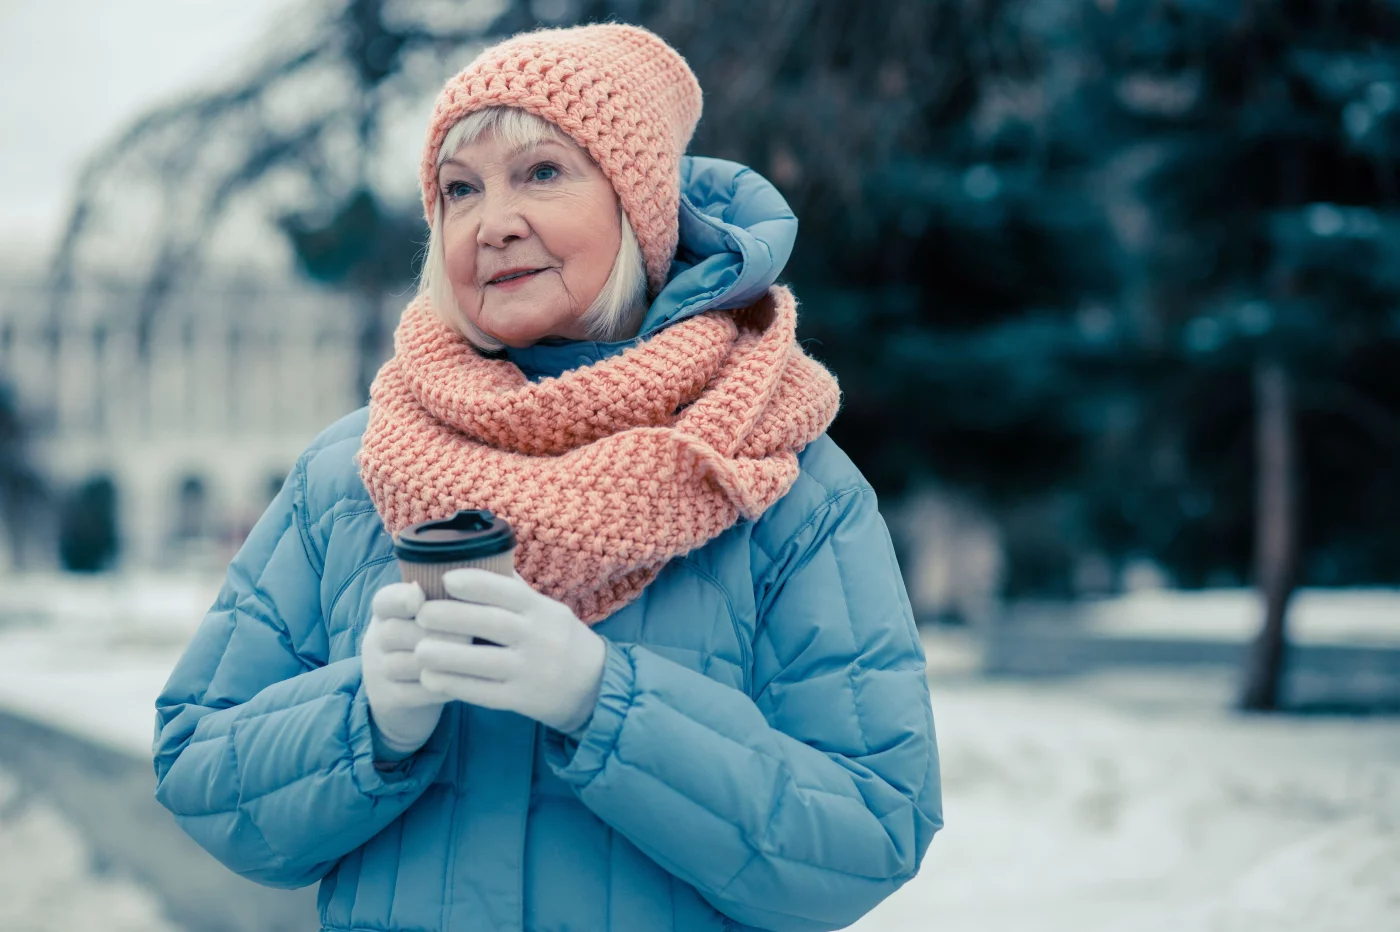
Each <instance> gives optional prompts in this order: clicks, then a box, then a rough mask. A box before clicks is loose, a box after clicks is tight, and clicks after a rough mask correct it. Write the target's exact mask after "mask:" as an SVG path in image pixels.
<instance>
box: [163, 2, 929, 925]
mask: <svg viewBox="0 0 1400 932" xmlns="http://www.w3.org/2000/svg"><path fill="white" fill-rule="evenodd" d="M700 101H701V95H700V88H699V86H698V84H697V83H696V80H695V76H694V75H693V74H692V73H691V71H690V69H689V67H688V66H687V65H686V63H685V61H684V60H683V59H682V58H681V57H680V56H679V55H678V54H677V53H676V52H675V50H673V49H672V48H670V47H669V46H668V45H667V44H666V43H664V42H663V41H662V40H661V39H659V38H658V37H656V36H655V35H653V34H651V33H650V32H647V31H645V30H642V29H637V28H633V27H629V26H621V25H597V26H587V27H581V28H575V29H565V30H552V31H542V32H535V33H529V34H525V35H521V36H517V37H515V38H512V39H510V40H507V41H505V42H503V43H501V44H500V45H498V46H496V47H494V48H491V49H488V50H487V51H485V52H483V53H482V54H481V55H480V56H479V57H478V58H477V59H476V60H475V61H474V62H473V63H472V64H471V65H470V66H469V67H468V68H467V69H466V70H465V71H463V72H462V73H461V74H459V75H457V76H456V77H454V78H452V79H451V81H449V82H448V84H447V86H446V88H445V89H444V90H443V92H442V95H441V98H440V99H439V101H438V104H437V108H436V110H435V112H434V114H433V117H432V121H431V125H430V127H429V131H428V137H427V145H426V147H425V149H424V153H423V161H422V177H421V181H422V192H423V206H424V209H425V211H426V214H427V218H428V221H429V223H430V225H431V239H430V242H429V246H428V256H427V261H426V264H425V267H424V271H423V277H422V283H421V288H420V290H419V293H418V295H417V297H416V298H415V300H414V301H413V302H412V303H411V304H409V306H408V307H407V308H406V309H405V310H404V312H403V315H402V318H401V321H400V323H399V325H398V329H397V331H396V332H395V354H394V356H393V357H392V358H391V359H390V360H389V361H388V362H387V363H385V365H384V367H383V368H382V370H381V371H380V372H379V375H378V377H377V378H376V380H375V383H374V386H373V388H372V389H371V397H370V403H369V405H368V407H367V408H365V409H362V410H360V411H356V412H355V413H353V414H350V415H348V416H346V417H345V418H343V419H342V420H340V421H339V422H337V423H335V424H333V425H332V426H331V427H329V428H328V429H327V430H326V431H325V432H324V433H322V434H321V435H320V436H319V437H318V438H316V440H315V441H314V442H313V443H312V444H311V446H310V447H309V448H308V449H307V450H306V452H305V453H304V454H303V455H302V456H301V457H300V459H299V460H298V461H297V463H296V465H295V467H294V469H293V470H292V472H291V474H290V476H289V477H288V479H287V482H286V484H285V485H284V486H283V488H282V490H281V492H280V493H279V494H278V496H277V497H276V499H275V500H274V501H273V502H272V504H271V506H270V507H269V508H268V510H267V512H266V514H264V515H263V516H262V518H261V519H260V521H259V522H258V524H257V526H256V527H255V528H254V530H253V532H252V534H251V536H250V537H249V538H248V540H247V542H246V543H245V544H244V545H243V547H242V549H241V550H240V551H239V553H238V554H237V556H236V557H235V558H234V560H233V562H232V565H231V566H230V567H229V571H228V577H227V581H226V583H225V584H224V586H223V589H222V591H221V592H220V593H219V596H218V599H217V601H216V602H215V604H214V605H213V607H212V608H211V610H210V611H209V613H208V615H207V617H206V618H205V619H204V621H203V623H202V625H201V626H200V628H199V630H198V632H197V633H196V635H195V636H194V639H193V641H192V642H191V643H190V645H189V647H188V649H187V650H186V652H185V655H184V657H183V658H182V659H181V661H180V663H179V665H178V666H177V667H176V669H175V670H174V672H173V673H172V675H171V677H170V681H169V683H168V684H167V686H166V688H165V690H164V691H163V693H162V694H161V696H160V697H159V699H158V700H157V736H156V741H155V768H156V774H157V777H158V786H157V789H156V798H157V799H159V800H160V802H161V803H162V804H164V805H165V806H166V807H167V808H169V809H170V811H171V812H173V813H174V814H175V816H176V818H177V820H178V821H179V823H180V825H182V826H183V827H184V829H185V831H187V832H188V833H189V834H190V835H192V836H193V837H194V838H195V839H196V840H197V841H198V842H199V843H200V844H201V845H203V846H204V847H205V848H207V849H208V850H209V851H210V852H211V853H212V854H213V855H214V856H215V857H217V858H218V859H219V860H221V861H222V862H223V863H224V864H226V865H227V866H228V867H230V868H231V869H233V870H234V871H236V872H238V873H239V874H241V875H242V876H244V877H248V878H250V879H252V880H255V881H258V882H259V883H263V884H267V885H270V886H278V887H300V886H304V885H306V884H310V883H312V882H313V881H316V880H320V881H321V888H320V897H319V906H320V919H321V925H322V928H323V929H326V930H347V932H348V930H369V929H375V930H395V929H397V930H410V929H411V930H464V932H465V930H471V932H503V930H529V932H565V930H575V932H577V930H586V932H605V930H616V932H672V930H674V932H681V930H685V932H700V930H707V929H710V930H724V929H739V928H758V929H791V930H815V929H836V928H840V927H843V926H846V925H848V924H850V923H851V922H853V921H855V920H856V919H857V918H859V917H860V916H861V915H863V914H865V913H866V912H867V911H869V910H870V909H871V908H872V907H874V906H875V905H876V904H877V903H879V902H880V901H881V900H883V899H884V898H885V897H887V896H889V895H890V894H891V893H892V892H894V891H895V890H896V889H898V888H899V886H900V885H901V884H903V883H904V882H905V881H907V880H909V878H911V877H913V876H914V874H915V873H916V872H917V871H918V869H919V865H920V863H921V861H922V859H923V856H924V852H925V851H926V850H927V848H928V845H929V842H930V840H931V838H932V837H933V834H934V832H935V831H937V830H938V829H939V827H940V826H941V824H942V817H941V803H940V791H939V778H938V758H937V752H936V749H935V744H934V733H933V720H932V715H931V712H930V708H929V694H928V687H927V683H926V681H925V669H924V655H923V652H922V649H921V647H920V644H919V638H918V635H917V632H916V630H915V626H914V621H913V618H912V615H911V612H910V607H909V602H908V598H907V597H906V595H905V590H904V586H903V583H902V581H901V579H900V574H899V568H898V566H897V564H896V562H895V557H894V552H893V549H892V547H891V544H890V537H889V533H888V531H887V529H886V525H885V523H884V521H883V520H882V518H881V516H880V513H879V511H878V510H877V506H876V500H875V494H874V493H873V492H872V491H871V488H870V486H869V485H868V484H867V483H866V481H865V479H864V478H863V477H862V476H861V474H860V473H859V472H858V471H857V469H856V468H855V466H853V465H852V463H851V461H850V460H849V459H848V458H847V457H846V455H845V454H844V453H843V452H842V451H841V450H840V449H838V448H837V446H836V445H835V444H834V443H833V442H832V441H831V440H830V439H829V438H828V437H827V436H826V433H825V431H826V428H827V427H828V425H829V424H830V423H831V421H832V419H833V418H834V417H835V415H836V410H837V406H838V403H839V392H838V390H837V386H836V382H835V380H834V379H833V378H832V376H831V375H830V373H828V372H827V370H826V369H824V368H823V367H822V366H821V365H819V364H818V363H816V362H814V361H813V360H811V359H810V358H808V357H807V356H806V355H805V354H804V353H803V351H802V350H801V348H800V347H799V346H798V345H797V343H796V342H795V340H794V327H795V319H796V310H795V308H796V305H795V302H794V299H793V296H792V294H791V293H790V292H789V291H788V290H787V289H786V288H784V287H781V286H778V285H774V280H775V279H776V278H777V276H778V274H779V272H780V271H781V269H782V266H783V263H784V261H785V260H786V258H787V256H788V253H789V251H790V249H791V246H792V241H793V237H794V233H795V227H796V221H795V219H794V218H793V216H792V215H791V213H790V212H789V210H788V208H787V205H786V204H785V202H784V201H783V199H782V198H781V197H780V196H779V195H778V193H777V191H776V190H775V189H774V188H773V187H772V186H771V185H769V184H768V182H766V181H765V180H764V179H763V178H761V177H759V176H758V175H757V174H755V173H754V172H753V171H751V170H749V169H746V168H743V167H741V166H739V165H735V164H733V163H730V162H723V161H719V160H715V159H704V158H686V157H683V156H682V153H683V152H684V151H685V148H686V146H687V144H688V143H689V140H690V137H691V134H692V132H693V131H694V128H695V124H696V122H697V120H698V119H699V117H700ZM461 508H484V509H490V510H491V511H493V512H495V513H496V514H497V515H500V516H503V517H505V518H506V519H508V520H509V522H510V523H511V525H512V526H513V527H514V528H515V531H516V535H517V539H518V548H517V550H516V553H515V573H514V575H511V576H506V575H499V574H495V573H491V572H488V571H486V570H484V569H457V570H452V571H450V572H447V573H445V574H444V576H443V583H444V585H445V587H446V589H447V591H448V593H449V595H450V596H451V597H450V598H435V599H430V600H429V599H425V597H424V593H423V590H422V589H421V588H420V587H419V586H418V584H417V583H406V582H404V581H403V579H402V576H401V575H400V569H399V566H398V562H397V561H396V559H395V552H394V549H393V546H394V543H395V535H397V534H398V533H399V532H400V531H402V530H403V529H404V528H405V527H407V526H409V525H410V524H414V523H417V522H420V521H424V520H430V519H436V518H442V517H445V516H450V515H452V514H454V513H455V512H456V510H458V509H461ZM474 638H484V639H486V640H487V641H489V642H493V643H478V642H474Z"/></svg>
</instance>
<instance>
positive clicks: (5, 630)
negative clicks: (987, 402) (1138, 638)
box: [0, 577, 1400, 932]
mask: <svg viewBox="0 0 1400 932" xmlns="http://www.w3.org/2000/svg"><path fill="white" fill-rule="evenodd" d="M219 582H220V580H218V579H207V578H206V579H175V580H169V579H167V580H160V579H154V578H140V577H131V578H115V579H106V580H103V579H94V580H73V579H68V578H48V579H45V578H27V579H26V580H24V581H23V582H22V584H19V585H8V584H7V585H0V707H5V708H8V709H10V710H13V711H18V712H21V713H23V714H25V715H30V716H32V717H34V718H36V719H39V720H41V721H44V722H47V723H49V724H51V725H54V726H55V727H59V728H63V729H66V730H68V731H70V732H73V733H76V734H79V735H81V736H84V737H87V738H89V739H91V740H95V741H99V742H101V743H103V744H105V745H107V746H109V747H115V748H119V749H122V750H125V751H126V752H127V753H130V754H133V755H137V756H140V757H145V756H146V755H149V753H150V744H151V737H152V727H153V719H154V709H153V703H154V699H155V696H156V694H157V693H158V692H159V691H160V689H161V687H162V686H163V685H164V682H165V679H166V677H167V676H168V674H169V671H170V668H171V666H172V665H173V664H174V662H175V660H176V659H177V658H178V657H179V655H180V653H181V651H182V649H183V647H184V644H185V643H186V642H187V640H188V638H189V636H190V634H191V633H192V631H193V626H194V624H196V623H197V622H198V621H199V619H200V618H202V617H203V614H204V612H205V611H206V610H207V609H208V607H209V605H210V604H211V603H212V601H213V599H214V597H215V595H216V594H217V591H218V586H219ZM1134 598H1135V599H1137V600H1138V601H1137V602H1135V603H1134V604H1135V605H1137V606H1143V605H1148V606H1150V605H1152V604H1153V602H1152V601H1151V600H1150V599H1149V600H1148V601H1145V602H1144V601H1142V597H1141V596H1140V595H1139V596H1135V597H1134ZM1192 598H1196V597H1195V596H1193V597H1192ZM1355 598H1358V599H1360V601H1359V602H1356V603H1354V604H1355V605H1363V604H1366V601H1367V599H1374V600H1376V601H1377V602H1378V603H1379V604H1380V605H1381V606H1382V608H1381V609H1380V614H1379V615H1378V616H1377V618H1378V619H1379V627H1380V633H1381V636H1386V635H1385V631H1386V625H1387V623H1388V620H1387V619H1388V616H1387V615H1386V612H1387V611H1389V609H1388V608H1386V607H1385V606H1387V605H1390V606H1393V605H1394V603H1393V601H1391V600H1392V599H1393V595H1390V594H1384V593H1382V594H1375V593H1373V594H1371V595H1368V596H1365V597H1364V598H1362V597H1361V596H1356V597H1355ZM1235 599H1236V597H1235V596H1232V595H1230V594H1228V593H1226V594H1220V595H1219V597H1218V598H1216V599H1214V600H1211V599H1209V598H1206V597H1204V596H1201V597H1199V599H1198V600H1197V601H1195V602H1194V606H1195V609H1196V610H1197V612H1199V613H1203V614H1214V615H1215V616H1217V617H1223V616H1224V615H1227V614H1228V613H1229V612H1231V611H1235V610H1236V609H1235V608H1232V607H1231V606H1232V605H1235V604H1237V602H1236V601H1232V600H1235ZM1160 601H1161V602H1162V603H1163V604H1169V603H1171V599H1170V598H1168V597H1167V596H1162V597H1161V599H1160ZM1187 601H1190V600H1189V599H1188V600H1187ZM1342 601H1343V602H1344V601H1345V599H1343V600H1342ZM1325 602H1326V600H1323V603H1319V604H1325ZM1176 604H1184V603H1180V602H1178V603H1176ZM1333 604H1334V605H1338V604H1342V603H1341V602H1334V603H1333ZM1157 610H1160V609H1157ZM1139 611H1141V612H1143V613H1144V617H1148V616H1150V614H1151V613H1150V612H1148V611H1146V610H1145V609H1141V608H1139ZM1327 614H1328V613H1327V612H1326V611H1324V612H1323V616H1322V617H1320V618H1319V621H1318V622H1317V623H1316V624H1318V625H1320V626H1321V627H1320V628H1318V629H1317V630H1320V631H1324V632H1325V634H1324V635H1319V636H1325V637H1326V638H1327V639H1329V640H1336V639H1340V638H1343V637H1345V638H1362V637H1363V632H1362V631H1361V630H1360V629H1361V628H1362V627H1364V625H1363V624H1362V623H1361V622H1359V621H1357V620H1356V619H1355V618H1327V617H1326V616H1327ZM1358 617H1360V616H1358ZM1365 624H1371V622H1365ZM1364 636H1365V637H1372V636H1373V635H1364ZM925 647H926V651H927V652H928V656H929V669H930V673H931V680H932V682H931V688H932V693H933V706H934V717H935V721H936V724H937V728H938V736H939V750H940V754H941V757H942V775H943V785H944V802H945V814H946V819H947V827H946V828H945V829H943V830H942V831H941V832H939V833H938V835H937V837H935V839H934V841H933V844H932V846H931V847H930V849H929V852H928V856H927V858H926V860H925V862H924V865H923V869H922V871H921V872H920V873H919V875H918V876H917V877H915V878H914V879H913V880H911V881H910V882H909V883H907V884H906V885H905V886H904V887H903V888H902V889H901V890H899V891H898V892H897V893H895V894H894V895H893V896H892V897H890V898H889V899H888V900H886V901H885V902H884V903H882V904H881V905H880V906H879V907H877V908H876V909H875V910H874V911H873V912H872V913H871V914H869V915H868V916H866V917H865V918H864V919H862V920H861V921H860V922H858V923H856V924H855V925H854V926H852V929H854V930H857V932H915V930H918V932H927V930H932V929H936V930H939V932H962V930H967V932H974V930H975V932H1000V930H1013V929H1014V930H1017V932H1037V930H1045V932H1051V930H1055V932H1058V930H1074V932H1109V930H1112V932H1169V930H1170V932H1235V930H1240V932H1244V930H1252V929H1256V928H1264V929H1270V930H1275V932H1292V930H1298V932H1302V930H1309V932H1311V930H1316V929H1326V930H1328V932H1351V930H1358V932H1359V930H1362V929H1365V930H1367V932H1370V930H1374V929H1381V928H1400V884H1397V883H1396V882H1395V878H1396V877H1397V876H1400V719H1396V718H1387V717H1379V716H1378V717H1373V718H1365V717H1357V718H1344V717H1323V716H1316V717H1301V718H1300V717H1291V718H1283V717H1279V718H1273V717H1252V716H1243V715H1239V714H1236V713H1233V712H1231V711H1229V705H1230V702H1231V700H1232V698H1233V695H1234V688H1235V686H1236V684H1235V682H1234V680H1233V676H1231V675H1229V674H1228V672H1226V673H1219V672H1211V671H1205V672H1202V671H1195V672H1182V671H1156V672H1152V673H1142V672H1130V673H1124V672H1115V673H1105V674H1099V675H1096V676H1093V677H1081V678H1077V679H1061V680H1048V681H1039V682H1034V683H1032V682H1026V681H1015V680H1006V681H988V680H986V679H983V678H980V677H978V676H977V675H975V667H976V658H975V653H974V652H972V651H971V650H969V649H968V647H967V645H966V644H965V643H962V644H960V643H959V642H957V641H956V640H954V639H949V638H946V637H940V636H938V635H937V633H936V632H928V636H927V638H926V641H925ZM3 787H4V783H3V775H0V928H4V929H9V928H25V929H28V928H35V929H44V930H47V929H50V928H53V929H57V928H77V927H83V926H85V925H100V926H101V927H103V928H118V929H120V928H152V929H155V928H162V926H161V925H160V923H159V921H158V919H157V918H156V917H157V916H158V914H159V913H158V910H156V908H155V907H154V906H153V905H151V903H152V901H151V899H150V897H149V895H148V894H146V893H144V892H142V891H140V890H139V889H136V888H134V887H130V886H123V885H122V884H120V883H117V882H115V881H113V880H110V879H103V878H102V877H100V876H98V875H97V874H95V873H93V872H92V871H91V869H90V868H89V867H88V866H86V862H85V857H86V856H85V854H84V849H83V846H82V842H81V839H79V838H77V837H76V836H75V835H74V833H73V831H72V830H71V828H65V826H64V823H63V821H62V818H61V817H60V816H59V814H57V813H55V812H53V811H52V810H46V809H45V808H44V807H43V805H42V804H41V803H39V802H37V801H30V802H28V803H27V804H25V805H24V806H22V807H19V808H16V806H15V804H14V803H10V804H7V803H6V802H5V799H6V798H7V797H6V795H5V791H4V789H3ZM10 795H11V796H13V791H11V792H10ZM5 885H9V886H5ZM11 888H13V889H11ZM59 890H66V891H73V892H72V895H71V896H67V895H65V896H59V895H58V894H57V893H56V892H55V891H59ZM46 891H47V892H46ZM143 904H144V905H143ZM5 910H9V912H5ZM99 917H100V918H99ZM128 917H130V918H128ZM26 923H27V924H26ZM122 923H126V925H123V924H122Z"/></svg>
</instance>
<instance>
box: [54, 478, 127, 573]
mask: <svg viewBox="0 0 1400 932" xmlns="http://www.w3.org/2000/svg"><path fill="white" fill-rule="evenodd" d="M117 545H118V536H117V489H116V485H115V484H114V483H113V482H112V480H111V478H110V477H108V476H96V477H94V478H92V479H89V480H87V481H86V482H83V483H82V484H80V485H79V486H77V487H76V488H74V489H73V490H71V491H70V492H69V493H68V494H67V495H66V496H65V497H64V499H63V502H62V504H61V506H60V510H59V527H58V552H59V559H60V560H62V562H63V568H64V569H66V570H70V571H72V572H76V573H94V572H98V571H100V570H105V569H109V568H111V565H112V563H113V561H114V560H115V559H116V557H117Z"/></svg>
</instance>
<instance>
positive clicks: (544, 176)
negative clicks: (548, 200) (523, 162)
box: [530, 165, 559, 181]
mask: <svg viewBox="0 0 1400 932" xmlns="http://www.w3.org/2000/svg"><path fill="white" fill-rule="evenodd" d="M558 174H559V169H557V168H555V167H554V166H553V165H536V166H535V170H534V171H532V172H531V173H530V177H531V178H533V179H534V180H536V181H550V180H553V179H554V178H555V177H556V176H557V175H558Z"/></svg>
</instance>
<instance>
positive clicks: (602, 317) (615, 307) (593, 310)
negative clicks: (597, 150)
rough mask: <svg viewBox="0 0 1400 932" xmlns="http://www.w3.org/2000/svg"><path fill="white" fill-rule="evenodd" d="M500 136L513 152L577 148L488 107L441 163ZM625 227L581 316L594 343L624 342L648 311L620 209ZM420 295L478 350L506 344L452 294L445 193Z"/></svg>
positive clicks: (512, 110) (641, 269)
mask: <svg viewBox="0 0 1400 932" xmlns="http://www.w3.org/2000/svg"><path fill="white" fill-rule="evenodd" d="M489 133H497V134H499V135H500V137H501V139H502V140H503V141H504V142H505V143H506V145H508V146H509V147H510V148H512V149H519V148H526V147H528V146H533V145H537V144H538V143H541V142H544V141H545V140H548V139H558V140H561V141H563V142H566V143H568V144H570V145H576V143H574V141H573V140H572V139H570V138H569V137H568V136H566V135H565V134H564V132H563V131H562V130H560V129H559V128H558V127H557V126H555V125H554V124H553V123H550V122H549V121H547V120H544V119H542V118H540V117H537V116H535V115H534V114H533V113H529V112H528V111H525V110H521V109H518V108H516V107H489V108H487V109H485V110H478V111H476V112H475V113H471V114H468V115H467V116H466V117H464V118H463V119H461V120H460V121H458V122H457V123H456V124H454V125H453V127H452V128H451V129H450V130H448V132H447V136H446V137H445V138H444V139H443V142H442V151H440V152H439V153H438V159H437V163H438V166H439V167H441V165H442V163H443V162H445V161H447V160H448V159H450V158H452V156H453V155H454V154H455V153H456V152H457V150H458V149H460V148H461V147H462V146H465V145H468V144H470V143H472V142H475V141H476V140H478V139H480V138H481V137H483V136H485V135H487V134H489ZM618 216H619V217H620V219H621V225H622V244H621V246H620V248H619V249H618V251H617V258H616V260H614V261H613V267H612V273H611V274H609V275H608V280H607V281H606V282H605V283H604V284H603V289H602V291H600V292H598V297H596V298H594V299H593V303H592V304H591V305H590V306H589V308H588V310H587V311H585V312H584V313H583V315H582V316H581V317H580V318H579V319H580V321H581V322H582V323H583V325H584V330H585V332H586V333H587V334H588V336H589V338H590V339H593V340H599V341H603V342H615V341H618V340H625V339H627V338H628V337H630V336H633V335H634V334H635V333H636V330H637V328H638V327H639V326H640V325H641V319H642V317H643V316H644V315H645V314H646V309H647V272H646V259H645V257H643V255H642V248H641V246H640V245H638V243H637V234H636V233H635V232H634V231H633V230H632V224H631V222H630V221H628V219H627V212H626V211H624V210H623V209H622V206H621V204H619V205H618ZM418 294H419V296H420V297H422V296H426V297H427V299H428V305H429V307H430V308H431V309H432V311H433V313H434V314H436V315H437V316H438V318H439V319H441V320H442V321H443V322H444V323H446V324H447V325H448V326H450V327H453V328H454V329H456V330H457V331H458V332H459V333H461V334H462V336H464V337H466V338H467V340H468V342H470V343H471V344H472V345H473V346H475V347H477V348H478V349H481V350H484V351H486V352H494V351H496V350H500V349H503V348H504V347H505V344H504V343H502V342H501V341H500V340H497V339H496V338H495V337H493V336H490V335H489V334H487V333H486V332H485V331H483V330H482V329H481V328H480V327H478V326H477V325H476V324H474V323H472V322H471V321H470V320H468V319H467V315H465V314H463V313H462V311H461V308H459V307H458V306H457V299H456V297H455V296H454V295H453V294H452V282H451V281H449V280H448V277H447V258H446V256H445V255H444V254H443V245H442V192H441V190H439V192H438V195H437V200H436V202H435V204H434V206H433V222H432V224H431V225H430V227H429V233H428V247H427V255H426V256H425V257H424V259H423V271H422V272H421V273H420V275H419V277H418Z"/></svg>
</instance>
